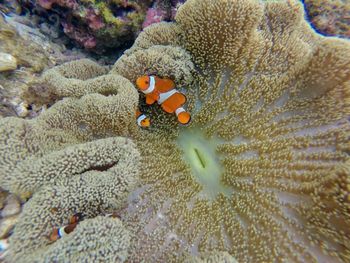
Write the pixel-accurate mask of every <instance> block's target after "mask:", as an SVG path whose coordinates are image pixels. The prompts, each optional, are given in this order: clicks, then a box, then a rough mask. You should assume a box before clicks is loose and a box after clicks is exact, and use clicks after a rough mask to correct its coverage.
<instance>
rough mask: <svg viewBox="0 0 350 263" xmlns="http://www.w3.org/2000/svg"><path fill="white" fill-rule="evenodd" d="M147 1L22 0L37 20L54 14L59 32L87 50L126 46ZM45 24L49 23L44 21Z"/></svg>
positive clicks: (104, 49) (101, 50)
mask: <svg viewBox="0 0 350 263" xmlns="http://www.w3.org/2000/svg"><path fill="white" fill-rule="evenodd" d="M151 2H152V1H151V0H146V1H141V0H132V1H124V0H108V1H87V0H83V1H76V0H38V1H34V0H22V1H21V5H22V6H26V7H27V8H28V7H29V9H30V10H31V12H32V13H34V14H37V15H38V16H39V17H40V18H43V17H48V19H49V18H50V17H51V16H52V14H56V15H57V17H58V22H59V24H60V25H61V26H62V27H63V32H64V33H65V34H66V35H67V36H68V37H69V38H70V39H72V40H74V41H75V42H76V43H78V44H79V45H80V46H82V47H84V48H85V49H87V50H89V51H94V52H97V53H102V52H104V51H108V49H113V50H115V48H118V47H121V46H126V45H130V44H131V43H132V41H133V40H134V39H135V37H136V35H137V34H138V32H139V31H140V30H141V24H142V21H143V20H144V17H145V15H146V10H147V8H148V7H149V6H150V4H151ZM48 22H49V21H48Z"/></svg>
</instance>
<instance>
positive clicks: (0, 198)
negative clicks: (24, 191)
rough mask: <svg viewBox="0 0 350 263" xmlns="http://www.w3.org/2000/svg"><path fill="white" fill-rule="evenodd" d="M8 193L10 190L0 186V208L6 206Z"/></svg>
mask: <svg viewBox="0 0 350 263" xmlns="http://www.w3.org/2000/svg"><path fill="white" fill-rule="evenodd" d="M7 195H8V192H7V191H5V190H3V189H1V188H0V209H2V208H3V207H4V206H5V200H6V197H7Z"/></svg>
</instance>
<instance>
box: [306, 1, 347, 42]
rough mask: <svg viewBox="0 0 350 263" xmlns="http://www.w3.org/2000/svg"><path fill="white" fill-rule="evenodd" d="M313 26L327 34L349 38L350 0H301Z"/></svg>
mask: <svg viewBox="0 0 350 263" xmlns="http://www.w3.org/2000/svg"><path fill="white" fill-rule="evenodd" d="M303 2H304V4H305V9H306V13H307V15H308V17H309V19H310V21H311V23H312V25H313V26H314V28H315V29H316V30H317V31H318V32H320V33H322V34H324V35H328V36H340V37H346V38H350V2H349V1H342V0H332V1H329V0H303Z"/></svg>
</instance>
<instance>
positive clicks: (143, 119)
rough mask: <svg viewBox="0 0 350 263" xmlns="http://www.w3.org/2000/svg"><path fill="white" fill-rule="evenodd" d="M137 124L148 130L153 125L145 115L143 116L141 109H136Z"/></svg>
mask: <svg viewBox="0 0 350 263" xmlns="http://www.w3.org/2000/svg"><path fill="white" fill-rule="evenodd" d="M136 122H137V125H138V126H140V127H141V128H148V127H149V126H150V125H151V121H150V120H149V118H147V116H146V115H145V114H143V113H142V112H141V111H140V110H139V109H136Z"/></svg>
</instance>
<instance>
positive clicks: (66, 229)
mask: <svg viewBox="0 0 350 263" xmlns="http://www.w3.org/2000/svg"><path fill="white" fill-rule="evenodd" d="M82 219H83V214H82V213H77V214H74V215H73V216H71V217H70V218H69V220H68V225H65V226H63V227H60V228H55V229H54V230H53V231H52V232H51V234H50V236H49V239H50V241H51V242H54V241H56V240H58V239H60V238H62V237H63V236H65V235H68V234H69V233H71V232H73V231H74V229H75V228H76V227H77V225H78V223H79V222H80V221H81V220H82Z"/></svg>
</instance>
